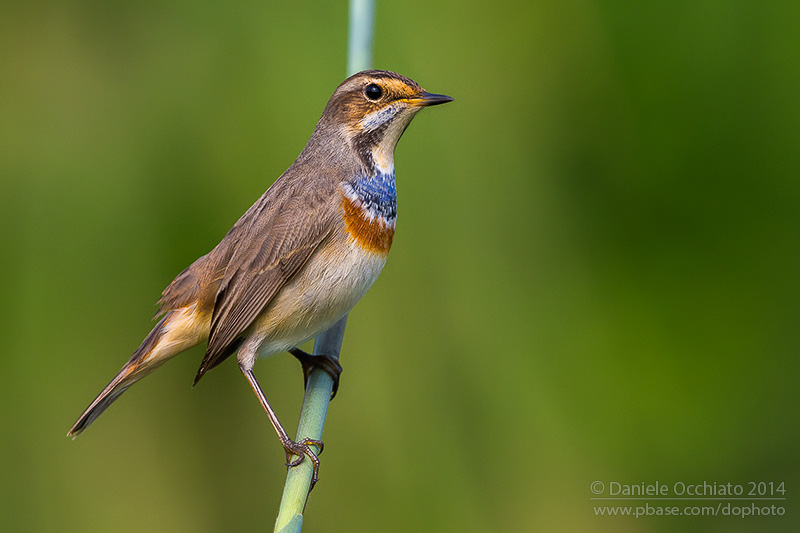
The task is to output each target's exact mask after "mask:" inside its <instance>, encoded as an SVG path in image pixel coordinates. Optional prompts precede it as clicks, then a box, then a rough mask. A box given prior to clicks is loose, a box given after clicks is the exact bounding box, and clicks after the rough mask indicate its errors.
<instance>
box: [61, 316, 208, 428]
mask: <svg viewBox="0 0 800 533" xmlns="http://www.w3.org/2000/svg"><path fill="white" fill-rule="evenodd" d="M208 322H209V320H208V319H206V317H204V316H203V314H201V313H198V312H197V311H196V307H195V306H194V305H191V306H189V307H183V308H180V309H175V310H172V311H170V312H168V313H167V314H166V315H164V318H162V319H161V320H160V321H159V322H158V324H156V326H155V327H154V328H153V330H152V331H151V332H150V334H149V335H147V338H145V340H144V342H142V345H141V346H139V349H138V350H136V352H134V354H133V356H131V358H130V360H129V361H128V362H127V363H125V366H123V367H122V370H120V371H119V374H117V376H116V377H115V378H114V379H113V380H111V383H109V384H108V385H107V386H106V388H105V389H103V391H102V392H101V393H100V394H99V395H98V396H97V398H95V399H94V401H93V402H92V403H91V404H90V405H89V407H87V408H86V410H85V411H84V412H83V414H82V415H81V416H80V418H78V421H77V422H75V425H73V426H72V429H70V430H69V433H67V436H68V437H76V436H78V435H79V434H80V433H81V432H82V431H83V430H84V429H86V428H87V427H89V424H91V423H92V422H94V420H95V418H97V417H98V416H100V415H101V414H102V413H103V411H105V410H106V409H107V408H108V406H109V405H111V404H112V403H113V402H114V400H116V399H117V398H119V397H120V396H121V395H122V393H123V392H125V391H126V390H128V387H130V386H131V385H133V384H134V383H136V382H137V381H139V380H140V379H142V378H143V377H145V376H146V375H147V374H149V373H150V372H152V371H153V370H155V369H156V368H158V367H159V366H161V365H162V364H163V363H165V362H166V361H167V360H168V359H170V358H172V357H174V356H175V355H178V354H179V353H181V352H182V351H184V350H186V349H188V348H191V347H192V346H194V345H196V344H199V343H200V342H202V341H204V340H206V339H207V338H208V325H207V324H208Z"/></svg>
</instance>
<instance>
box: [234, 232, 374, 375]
mask: <svg viewBox="0 0 800 533" xmlns="http://www.w3.org/2000/svg"><path fill="white" fill-rule="evenodd" d="M337 237H338V236H337ZM340 239H341V240H339V239H336V238H334V241H337V240H338V242H339V244H338V246H326V247H324V248H322V249H320V250H318V251H317V252H316V253H315V254H314V255H313V256H312V257H311V259H309V262H308V263H306V265H305V266H304V268H303V269H302V270H301V272H300V273H298V274H297V276H295V278H294V279H293V280H292V281H291V282H289V283H288V284H286V285H285V286H284V287H283V288H282V289H281V291H280V292H279V293H278V294H277V295H276V297H275V299H273V301H272V302H271V303H270V305H269V307H268V308H267V309H266V312H265V313H262V314H261V315H259V317H258V318H257V319H256V322H255V323H254V324H253V327H252V328H251V330H250V334H249V335H248V337H247V339H246V340H245V342H244V344H243V345H242V347H241V348H240V350H239V360H240V362H242V363H245V362H247V363H249V364H251V365H252V364H253V363H254V362H255V358H256V357H269V356H271V355H275V354H276V353H280V352H284V351H286V350H288V349H290V348H294V347H296V346H298V345H300V344H303V343H304V342H305V341H307V340H309V339H311V338H312V337H315V336H316V335H318V334H319V333H322V332H323V331H325V330H326V329H328V328H329V327H331V326H332V325H333V324H335V323H336V322H337V321H338V320H339V319H340V318H342V317H343V316H344V315H346V314H347V313H348V312H350V310H351V309H352V308H353V306H354V305H355V304H356V302H358V301H359V300H360V299H361V297H362V296H364V294H366V292H367V290H368V289H369V288H370V287H371V286H372V284H373V283H374V282H375V280H376V279H377V278H378V274H380V272H381V270H382V269H383V266H384V265H385V264H386V256H387V254H378V253H373V252H366V251H364V249H363V248H362V247H361V246H360V245H359V244H358V243H357V242H356V241H355V240H354V239H351V238H340ZM334 249H335V250H334Z"/></svg>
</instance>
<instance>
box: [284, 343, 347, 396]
mask: <svg viewBox="0 0 800 533" xmlns="http://www.w3.org/2000/svg"><path fill="white" fill-rule="evenodd" d="M289 353H290V354H292V355H293V356H295V357H296V358H297V360H298V361H300V364H301V365H303V379H304V382H305V384H306V385H308V375H309V374H310V373H311V370H312V369H313V368H314V367H317V368H319V369H321V370H324V371H325V372H326V373H327V374H328V375H329V376H330V377H332V378H333V389H332V390H331V400H333V397H334V396H336V391H338V390H339V375H340V374H341V373H342V365H341V364H339V359H337V358H336V357H333V356H330V355H311V354H310V353H308V352H304V351H303V350H301V349H300V348H292V349H291V350H289Z"/></svg>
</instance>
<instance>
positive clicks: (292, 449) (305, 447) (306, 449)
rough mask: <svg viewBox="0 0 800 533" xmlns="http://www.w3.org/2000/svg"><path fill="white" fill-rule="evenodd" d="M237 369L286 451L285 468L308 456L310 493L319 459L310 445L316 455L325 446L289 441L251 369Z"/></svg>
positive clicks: (317, 443)
mask: <svg viewBox="0 0 800 533" xmlns="http://www.w3.org/2000/svg"><path fill="white" fill-rule="evenodd" d="M239 368H240V369H241V370H242V373H243V374H244V377H246V378H247V381H248V382H250V386H251V387H252V388H253V392H255V393H256V396H257V397H258V401H259V402H261V406H262V407H263V408H264V410H265V411H266V412H267V416H268V417H269V421H270V422H271V423H272V427H274V428H275V432H276V433H277V434H278V439H279V440H280V441H281V445H282V446H283V449H284V450H285V451H286V466H289V467H291V466H297V465H299V464H300V463H302V462H303V458H304V457H305V456H308V458H309V459H311V462H312V463H314V474H313V475H312V476H311V486H310V487H309V489H308V491H309V492H311V489H313V488H314V484H315V483H316V482H317V480H318V479H319V459H318V458H317V454H315V453H314V451H313V450H312V449H311V445H314V446H316V447H317V448H319V452H317V453H322V449H323V448H324V446H325V445H324V444H323V443H322V441H321V440H316V439H309V438H305V439H303V440H301V441H300V442H295V441H293V440H292V439H290V438H289V434H288V433H286V430H285V429H283V426H282V425H281V423H280V421H278V416H277V415H276V414H275V411H273V410H272V406H271V405H270V404H269V402H268V401H267V397H266V396H264V391H262V390H261V386H260V385H259V384H258V381H257V380H256V376H255V374H253V371H252V370H251V369H247V368H244V367H243V366H242V365H239ZM293 455H297V456H298V457H297V459H295V460H294V461H293V460H292V456H293Z"/></svg>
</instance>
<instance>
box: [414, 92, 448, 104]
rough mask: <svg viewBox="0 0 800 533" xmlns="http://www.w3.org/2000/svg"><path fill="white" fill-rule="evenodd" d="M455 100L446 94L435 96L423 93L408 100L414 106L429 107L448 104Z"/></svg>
mask: <svg viewBox="0 0 800 533" xmlns="http://www.w3.org/2000/svg"><path fill="white" fill-rule="evenodd" d="M452 101H453V99H452V98H450V97H449V96H446V95H444V94H433V93H429V92H425V91H423V92H422V93H420V94H418V95H417V96H414V97H412V98H409V99H408V103H409V104H411V105H414V106H419V107H427V106H430V105H439V104H446V103H447V102H452Z"/></svg>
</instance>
